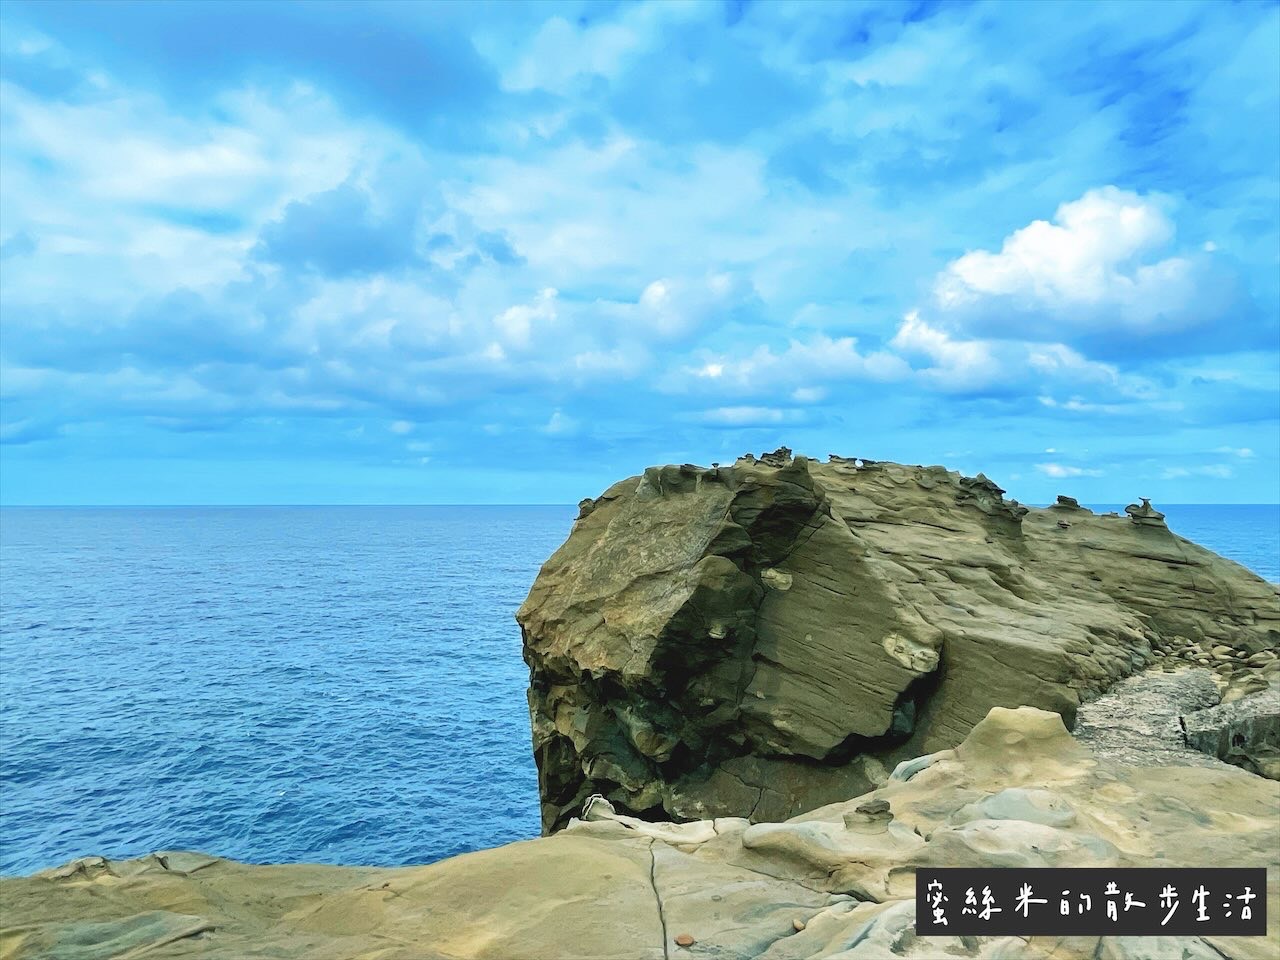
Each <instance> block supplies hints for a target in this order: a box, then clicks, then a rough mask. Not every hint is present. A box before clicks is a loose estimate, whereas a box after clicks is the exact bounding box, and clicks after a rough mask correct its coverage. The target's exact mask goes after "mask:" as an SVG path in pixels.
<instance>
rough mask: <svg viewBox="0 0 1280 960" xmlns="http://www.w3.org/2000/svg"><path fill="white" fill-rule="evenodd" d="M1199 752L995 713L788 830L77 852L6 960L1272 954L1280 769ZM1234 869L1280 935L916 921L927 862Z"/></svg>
mask: <svg viewBox="0 0 1280 960" xmlns="http://www.w3.org/2000/svg"><path fill="white" fill-rule="evenodd" d="M1104 739H1105V736H1104ZM1197 756H1202V755H1197ZM1202 759H1205V760H1207V762H1208V764H1209V765H1208V766H1190V767H1188V766H1177V765H1160V766H1135V765H1130V764H1125V763H1118V762H1116V763H1110V762H1100V761H1098V760H1097V759H1095V758H1094V756H1093V755H1092V754H1091V753H1090V752H1089V751H1088V750H1087V749H1085V748H1084V747H1083V746H1082V745H1081V744H1080V743H1078V742H1077V741H1075V740H1074V739H1073V738H1072V737H1071V736H1070V735H1069V734H1068V732H1067V731H1066V729H1065V727H1064V726H1063V723H1062V720H1061V718H1060V717H1059V715H1057V714H1055V713H1049V712H1045V711H1040V710H1035V709H1030V708H1023V709H1019V710H1004V709H995V710H993V711H992V712H991V714H990V715H989V716H988V717H987V718H986V719H985V720H983V721H982V722H981V723H980V724H979V725H978V726H977V727H976V728H975V729H974V730H973V731H972V733H971V734H970V735H969V737H968V738H967V739H966V740H965V741H964V742H963V743H962V744H961V745H959V746H958V747H957V748H955V749H952V750H944V751H941V752H938V753H936V754H933V755H931V756H928V757H924V758H920V759H918V760H916V761H913V762H911V763H908V764H904V765H903V766H902V767H901V768H899V770H898V771H897V772H895V774H894V775H893V776H892V777H891V778H890V779H889V780H888V781H886V782H885V783H884V785H883V786H881V787H880V788H878V789H876V790H874V791H872V792H871V793H869V794H867V795H865V796H862V797H857V798H854V799H852V800H847V801H845V802H842V803H838V804H833V805H830V806H826V807H823V808H821V809H818V810H814V811H812V812H809V813H807V814H804V815H802V816H799V817H796V818H793V819H792V820H790V821H788V822H785V823H769V824H765V823H761V824H751V823H749V822H748V821H747V820H746V819H744V818H717V819H714V820H703V821H698V822H694V823H680V824H670V823H650V822H647V821H643V820H639V819H637V818H632V817H627V816H625V815H622V814H618V813H616V812H614V811H613V810H612V809H611V808H610V806H609V805H608V804H607V803H605V802H603V801H594V802H592V803H591V804H590V805H589V809H588V811H587V812H586V814H585V816H586V819H585V820H583V821H576V820H575V821H574V822H573V823H572V824H571V825H570V826H569V828H568V829H566V830H564V831H561V832H559V833H557V834H556V835H554V836H552V837H547V838H544V839H540V840H533V841H527V842H524V843H516V844H511V845H509V846H506V847H500V848H497V849H494V850H488V851H484V852H482V853H475V854H468V855H466V856H461V857H456V858H453V859H451V860H446V861H443V862H441V863H437V864H433V865H431V866H426V867H413V868H404V869H377V868H349V867H320V866H308V865H293V866H273V867H255V866H248V865H245V864H239V863H233V862H231V861H227V860H220V859H217V858H215V857H207V856H202V855H200V854H194V853H168V854H156V855H153V856H151V857H147V858H144V859H141V860H131V861H123V862H121V861H107V860H103V859H101V858H88V859H84V860H79V861H75V862H74V863H72V864H69V865H68V866H66V867H64V868H61V869H58V870H51V871H47V872H45V873H41V874H37V875H35V876H32V877H26V878H21V879H4V880H0V911H2V913H0V916H2V921H0V922H2V926H3V929H2V930H0V956H3V957H5V958H15V960H17V958H22V960H25V958H34V957H41V958H45V957H48V958H59V960H89V958H94V960H99V958H124V957H147V958H162V957H175V958H177V957H207V958H211V960H232V958H234V960H241V958H254V957H263V958H265V957H276V958H283V957H289V958H310V960H333V958H337V957H341V958H350V960H431V958H450V960H461V958H476V960H479V958H492V960H512V958H521V960H540V958H592V960H608V958H615V960H624V958H626V960H631V958H634V960H678V958H683V957H689V958H696V957H706V958H720V960H730V958H734V960H738V958H742V960H745V958H757V957H758V958H763V960H805V958H816V957H832V958H845V960H855V958H857V960H864V958H897V957H913V958H936V957H945V956H963V957H981V958H992V960H994V958H1004V960H1021V958H1026V960H1032V958H1035V960H1050V958H1052V960H1074V958H1110V960H1116V958H1126V960H1174V958H1178V960H1222V958H1224V957H1225V958H1228V960H1247V958H1258V960H1263V958H1266V960H1273V958H1274V957H1275V946H1274V945H1275V944H1276V943H1277V942H1280V850H1278V848H1277V844H1276V842H1275V841H1276V825H1277V823H1278V822H1280V783H1277V782H1275V781H1272V780H1267V779H1264V778H1262V777H1258V776H1256V775H1253V774H1250V773H1247V772H1245V771H1243V770H1241V769H1239V768H1237V767H1234V766H1230V765H1227V764H1223V763H1219V762H1217V761H1213V760H1208V758H1202ZM1221 864H1231V865H1235V866H1264V867H1266V868H1267V869H1268V896H1269V899H1268V904H1267V916H1268V924H1269V926H1268V936H1267V937H1265V938H1259V937H1254V938H1221V937H1219V938H1205V939H1201V938H1195V937H1187V938H1172V937H1170V938H1143V939H1134V938H1124V937H1115V938H1112V937H1104V938H1101V939H1099V938H1097V937H1091V938H1059V937H1049V938H1032V939H1030V940H1026V939H1021V938H1016V937H1004V938H999V939H987V938H980V937H979V938H964V940H961V939H948V938H927V939H918V938H916V937H915V935H914V933H913V924H914V901H913V900H912V894H913V892H914V882H913V871H914V868H915V867H917V866H920V865H933V866H1108V865H1115V866H1157V865H1166V866H1206V865H1221ZM680 944H688V945H687V946H681V945H680Z"/></svg>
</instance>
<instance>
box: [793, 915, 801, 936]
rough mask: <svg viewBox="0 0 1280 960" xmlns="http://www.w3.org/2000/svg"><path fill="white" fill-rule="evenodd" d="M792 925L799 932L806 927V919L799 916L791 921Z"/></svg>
mask: <svg viewBox="0 0 1280 960" xmlns="http://www.w3.org/2000/svg"><path fill="white" fill-rule="evenodd" d="M791 926H793V927H795V930H796V933H799V932H800V931H801V930H803V929H804V921H803V920H801V919H799V918H798V917H797V918H796V919H795V920H792V921H791Z"/></svg>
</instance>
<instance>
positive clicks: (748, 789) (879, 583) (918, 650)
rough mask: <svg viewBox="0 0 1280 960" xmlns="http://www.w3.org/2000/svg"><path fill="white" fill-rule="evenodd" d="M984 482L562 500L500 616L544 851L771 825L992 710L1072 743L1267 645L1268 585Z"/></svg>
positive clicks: (732, 476) (665, 479) (828, 478)
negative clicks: (1176, 665)
mask: <svg viewBox="0 0 1280 960" xmlns="http://www.w3.org/2000/svg"><path fill="white" fill-rule="evenodd" d="M1003 494H1004V491H1003V490H1001V489H1000V488H999V487H998V486H996V485H995V484H994V483H992V482H991V481H990V480H988V479H987V478H986V477H984V476H983V475H981V474H979V475H978V476H977V477H976V478H969V477H964V476H961V475H960V474H959V473H956V472H954V471H949V470H946V469H945V468H943V467H917V466H903V465H899V464H892V463H884V462H876V461H871V460H865V459H856V458H844V457H836V456H832V457H831V458H830V460H829V462H827V463H819V462H817V461H814V460H810V459H807V458H805V457H794V458H793V457H791V455H790V452H789V451H787V450H785V448H784V449H783V450H780V451H777V452H776V453H774V454H768V455H766V456H764V457H762V458H760V459H759V460H757V459H756V458H754V457H751V456H747V457H744V458H742V459H740V460H738V462H737V463H735V464H734V465H732V466H729V467H719V466H715V467H712V468H710V469H707V468H701V467H696V466H692V465H684V466H666V467H654V468H650V469H648V470H646V471H645V472H644V474H643V475H642V476H638V477H632V478H629V479H627V480H623V481H621V482H620V483H617V484H615V485H614V486H612V487H610V488H609V489H608V490H607V491H605V492H604V494H602V495H601V496H600V497H599V498H597V499H594V500H586V501H583V503H582V505H581V511H580V516H579V518H578V520H577V522H576V523H575V525H574V529H573V531H572V533H571V535H570V537H569V539H568V541H567V542H566V543H565V544H564V545H563V546H562V547H561V548H560V549H559V550H558V551H557V552H556V553H555V555H553V556H552V557H551V558H550V559H549V560H548V561H547V563H546V564H545V565H544V567H543V569H542V571H541V573H540V574H539V576H538V578H537V581H536V582H535V583H534V585H533V588H532V590H531V591H530V593H529V597H528V599H527V600H526V601H525V603H524V604H523V605H522V606H521V608H520V611H519V613H518V614H517V619H518V620H519V622H520V626H521V629H522V633H523V637H524V655H525V659H526V661H527V662H528V663H529V666H530V674H531V681H530V690H529V705H530V713H531V717H532V721H533V738H534V751H535V755H536V758H537V762H538V769H539V785H540V789H541V794H542V806H543V825H544V829H546V830H553V829H556V828H558V827H561V826H563V825H564V824H565V823H566V822H567V821H568V819H569V818H570V817H571V816H572V815H573V814H574V813H575V812H576V811H577V810H578V809H580V807H581V805H582V802H583V801H584V800H585V799H586V798H587V797H588V796H589V795H592V794H601V795H603V796H605V797H607V798H608V799H609V801H610V802H611V803H612V804H614V805H615V807H616V808H617V809H619V810H624V811H628V812H631V813H634V814H637V815H639V816H642V817H645V818H648V819H662V820H666V819H677V820H679V819H702V818H707V817H718V816H746V817H749V818H750V819H753V820H782V819H785V818H787V817H789V816H793V815H795V814H796V813H799V812H800V811H803V810H807V809H812V808H814V807H817V806H819V805H821V804H823V803H828V802H834V801H837V800H840V799H842V798H844V797H848V796H851V795H856V794H858V793H861V792H863V791H865V790H867V789H870V788H871V787H873V786H875V785H876V784H878V783H880V782H883V781H884V778H885V776H886V775H887V774H886V770H887V769H891V768H892V766H893V764H894V763H895V762H897V761H898V760H900V759H902V758H904V757H907V756H911V755H914V754H918V753H927V752H932V751H936V750H940V749H944V748H948V747H952V746H954V745H956V744H957V743H959V742H960V741H961V740H963V738H964V737H965V736H966V735H967V733H968V732H969V730H970V729H971V728H972V727H973V726H974V725H975V724H976V723H978V722H979V721H980V720H981V719H982V718H983V717H984V716H986V714H987V712H988V711H989V710H990V709H991V708H992V707H997V706H1002V707H1017V706H1021V705H1024V704H1025V705H1032V706H1036V707H1041V708H1044V709H1048V710H1052V711H1054V712H1057V713H1059V714H1060V715H1061V716H1062V717H1063V718H1064V719H1065V721H1066V722H1067V723H1068V725H1070V724H1071V723H1072V721H1073V718H1074V716H1075V711H1076V709H1077V707H1078V706H1079V704H1080V703H1081V702H1082V701H1084V700H1088V699H1090V698H1093V697H1096V696H1097V695H1098V694H1100V693H1101V692H1102V691H1104V690H1105V689H1106V688H1107V687H1108V686H1109V685H1110V684H1112V683H1113V682H1114V681H1116V680H1117V679H1119V678H1121V677H1124V676H1127V675H1129V674H1131V673H1133V672H1134V671H1135V670H1137V669H1139V668H1141V667H1143V666H1144V665H1146V664H1148V663H1150V662H1152V661H1153V659H1154V658H1155V657H1156V655H1157V653H1158V652H1159V651H1160V650H1163V649H1166V648H1169V647H1171V646H1178V645H1188V644H1202V645H1203V646H1204V647H1205V648H1206V649H1217V648H1218V647H1221V648H1223V649H1225V650H1228V651H1230V653H1231V655H1232V656H1233V657H1238V658H1239V659H1240V660H1241V663H1242V665H1243V666H1250V665H1249V664H1248V663H1247V660H1246V658H1248V657H1250V656H1253V655H1256V654H1258V653H1259V652H1262V651H1266V650H1274V649H1276V648H1277V647H1280V597H1278V592H1277V588H1276V587H1275V586H1274V585H1272V584H1269V583H1267V582H1266V581H1264V580H1262V579H1261V578H1259V577H1257V576H1255V575H1254V574H1252V573H1251V572H1250V571H1248V570H1246V569H1245V568H1243V567H1241V566H1239V565H1238V564H1235V563H1233V562H1231V561H1229V560H1226V559H1224V558H1222V557H1219V556H1217V555H1216V554H1213V553H1212V552H1210V551H1208V550H1205V549H1203V548H1201V547H1199V546H1197V545H1195V544H1193V543H1191V542H1189V541H1187V540H1185V539H1183V538H1181V537H1178V536H1176V535H1175V534H1173V533H1171V532H1170V531H1169V530H1168V528H1167V527H1166V526H1165V524H1164V521H1163V515H1162V514H1160V513H1159V512H1158V511H1156V510H1155V509H1154V508H1152V507H1151V506H1150V504H1149V503H1148V502H1146V501H1144V502H1143V504H1142V505H1141V506H1134V507H1133V508H1131V509H1130V510H1129V511H1128V512H1129V516H1127V517H1121V516H1119V515H1118V514H1111V515H1104V516H1099V515H1095V514H1094V513H1092V512H1091V511H1089V510H1087V509H1084V508H1082V507H1080V506H1079V505H1078V504H1077V503H1076V502H1075V501H1074V500H1072V499H1071V498H1069V497H1062V498H1060V499H1059V502H1058V504H1056V505H1055V506H1053V507H1050V508H1047V509H1029V508H1027V507H1025V506H1022V505H1020V504H1018V503H1017V502H1016V501H1008V500H1005V499H1004V496H1003Z"/></svg>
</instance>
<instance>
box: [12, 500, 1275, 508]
mask: <svg viewBox="0 0 1280 960" xmlns="http://www.w3.org/2000/svg"><path fill="white" fill-rule="evenodd" d="M593 499H594V498H593ZM1150 499H1152V500H1153V501H1154V499H1155V498H1150ZM1020 502H1021V503H1022V505H1023V506H1027V507H1037V508H1043V507H1049V506H1052V504H1051V503H1043V504H1041V503H1030V502H1027V501H1020ZM1119 502H1120V501H1119V500H1114V501H1101V500H1093V501H1088V502H1085V501H1081V505H1082V506H1086V507H1087V506H1090V504H1093V505H1097V506H1111V505H1113V504H1116V503H1119ZM1161 505H1162V506H1166V507H1280V501H1269V500H1267V501H1250V502H1244V501H1221V500H1218V501H1207V500H1194V501H1192V500H1188V501H1178V502H1175V501H1163V502H1162V504H1161ZM576 506H578V504H577V503H569V502H565V503H534V502H525V501H511V502H502V503H498V502H490V503H461V502H434V503H283V502H281V503H249V502H244V503H0V510H129V509H147V510H182V509H191V508H202V509H209V508H219V507H227V508H234V507H294V508H300V509H301V508H319V507H576Z"/></svg>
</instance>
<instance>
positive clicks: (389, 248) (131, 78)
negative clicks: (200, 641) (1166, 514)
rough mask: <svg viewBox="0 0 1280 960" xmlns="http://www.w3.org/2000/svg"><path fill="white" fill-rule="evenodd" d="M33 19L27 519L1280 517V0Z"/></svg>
mask: <svg viewBox="0 0 1280 960" xmlns="http://www.w3.org/2000/svg"><path fill="white" fill-rule="evenodd" d="M0 10H2V11H3V12H2V18H3V22H2V24H0V48H2V49H0V56H2V62H0V67H2V71H3V80H2V84H3V85H2V87H0V185H2V188H3V189H2V191H0V194H2V195H0V258H2V261H0V280H2V282H0V320H2V326H3V335H2V337H0V364H2V367H0V389H2V394H3V439H4V446H3V447H2V448H0V449H2V450H3V464H2V467H3V469H2V470H0V496H2V497H3V499H4V500H5V501H6V502H10V503H24V502H25V503H32V502H34V503H221V502H241V503H272V502H274V503H295V502H296V503H306V502H320V503H379V502H388V503H390V502H409V503H415V502H417V503H421V502H464V503H466V502H569V501H576V500H577V499H579V498H580V497H583V496H587V495H594V494H596V493H598V492H599V491H600V490H601V489H603V488H604V487H605V486H607V485H608V484H609V483H610V482H612V481H613V480H615V479H617V478H619V477H622V476H626V475H628V474H632V473H636V472H639V470H640V469H642V468H643V467H644V466H646V465H647V464H651V463H666V462H677V463H678V462H696V463H703V464H706V463H710V462H712V461H729V460H732V459H733V458H734V457H735V456H737V455H738V454H741V453H743V452H745V451H747V450H754V451H756V452H760V451H763V450H766V449H773V448H774V447H776V446H778V445H780V444H786V445H788V446H791V447H793V448H794V449H796V450H797V451H798V452H804V453H807V454H810V455H813V456H825V455H826V454H827V453H829V452H835V453H840V454H843V455H847V456H865V457H871V458H874V459H893V460H900V461H905V462H909V463H924V464H933V463H942V464H946V465H947V466H949V467H952V468H956V469H961V470H963V471H965V472H968V473H975V472H977V471H978V470H983V471H985V472H986V473H987V474H988V475H989V476H991V477H992V478H993V479H995V480H997V481H998V482H1000V483H1001V484H1002V485H1003V486H1005V487H1007V488H1008V489H1009V495H1010V496H1015V497H1018V498H1019V499H1021V500H1023V501H1025V502H1032V503H1035V502H1045V501H1046V500H1050V499H1052V497H1053V495H1054V494H1056V493H1071V494H1074V495H1076V496H1078V497H1080V498H1081V499H1082V500H1085V501H1087V502H1127V501H1128V500H1131V499H1133V498H1134V497H1136V496H1138V495H1145V496H1151V497H1155V498H1156V499H1157V503H1159V502H1161V501H1163V502H1263V501H1266V502H1274V501H1277V500H1280V479H1278V478H1280V7H1277V5H1276V4H1274V3H1268V2H1240V3H1227V2H1213V3H1205V4H1197V3H1159V4H1156V5H1153V6H1143V5H1142V4H1140V3H1136V2H1123V3H1116V4H1113V5H1089V6H1085V5H1083V4H1076V3H1063V4H1053V3H1045V4H1032V3H1016V4H1014V3H1009V4H986V3H949V4H934V3H924V2H921V3H883V4H875V3H870V4H867V3H857V4H850V5H842V4H838V3H834V2H831V3H813V4H803V5H783V4H777V3H747V2H705V3H682V2H661V3H647V4H646V3H640V4H633V3H590V4H579V3H557V4H536V3H530V4H515V3H498V4H493V5H486V4H484V3H469V4H463V3H449V4H442V5H415V4H407V3H390V4H385V5H379V4H376V3H367V4H360V5H358V6H357V5H326V4H322V3H306V4H300V5H290V4H285V3H270V4H255V3H250V2H242V3H213V4H201V3H196V2H184V3H171V4H159V3H154V4H152V3H147V4H140V5H115V4H108V3H92V4H91V3H84V2H74V3H68V4H61V3H54V2H40V3H22V2H17V0H10V2H7V3H6V4H5V5H4V6H3V8H0Z"/></svg>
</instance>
